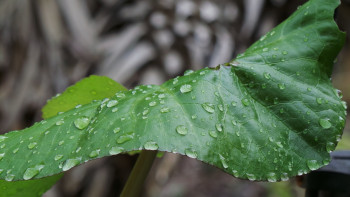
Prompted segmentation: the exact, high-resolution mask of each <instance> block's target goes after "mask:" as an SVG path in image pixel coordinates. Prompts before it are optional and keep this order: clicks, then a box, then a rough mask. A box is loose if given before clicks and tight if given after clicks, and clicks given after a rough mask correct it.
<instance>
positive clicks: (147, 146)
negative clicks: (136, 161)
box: [144, 141, 159, 150]
mask: <svg viewBox="0 0 350 197" xmlns="http://www.w3.org/2000/svg"><path fill="white" fill-rule="evenodd" d="M144 147H145V149H146V150H157V149H158V148H159V146H158V144H157V143H156V142H152V141H149V142H146V143H145V145H144Z"/></svg>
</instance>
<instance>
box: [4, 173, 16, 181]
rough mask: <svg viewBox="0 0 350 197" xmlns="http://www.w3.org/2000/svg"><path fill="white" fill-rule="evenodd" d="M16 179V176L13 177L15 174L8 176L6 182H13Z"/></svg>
mask: <svg viewBox="0 0 350 197" xmlns="http://www.w3.org/2000/svg"><path fill="white" fill-rule="evenodd" d="M14 178H15V175H13V174H8V175H6V177H5V180H6V181H12V180H13V179H14Z"/></svg>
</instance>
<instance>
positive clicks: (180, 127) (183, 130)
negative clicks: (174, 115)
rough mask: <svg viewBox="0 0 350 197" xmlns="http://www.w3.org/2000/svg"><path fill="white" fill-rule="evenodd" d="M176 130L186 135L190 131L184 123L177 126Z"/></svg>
mask: <svg viewBox="0 0 350 197" xmlns="http://www.w3.org/2000/svg"><path fill="white" fill-rule="evenodd" d="M176 132H177V133H178V134H180V135H186V134H187V132H188V129H187V128H186V127H185V126H184V125H179V126H177V127H176Z"/></svg>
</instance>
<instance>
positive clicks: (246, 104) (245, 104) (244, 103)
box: [242, 98, 250, 106]
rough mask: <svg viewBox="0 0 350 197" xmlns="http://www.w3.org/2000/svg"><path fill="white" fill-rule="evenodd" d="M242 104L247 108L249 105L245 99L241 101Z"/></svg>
mask: <svg viewBox="0 0 350 197" xmlns="http://www.w3.org/2000/svg"><path fill="white" fill-rule="evenodd" d="M242 104H243V105H244V106H249V105H250V103H249V100H248V99H247V98H245V99H242Z"/></svg>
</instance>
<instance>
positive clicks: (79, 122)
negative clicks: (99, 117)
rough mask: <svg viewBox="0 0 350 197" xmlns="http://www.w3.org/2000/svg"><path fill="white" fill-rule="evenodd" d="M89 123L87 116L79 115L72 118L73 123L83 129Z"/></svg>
mask: <svg viewBox="0 0 350 197" xmlns="http://www.w3.org/2000/svg"><path fill="white" fill-rule="evenodd" d="M89 123H90V119H89V118H88V117H80V118H77V119H76V120H74V125H75V127H76V128H78V129H80V130H81V129H85V128H86V127H87V126H88V125H89Z"/></svg>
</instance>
